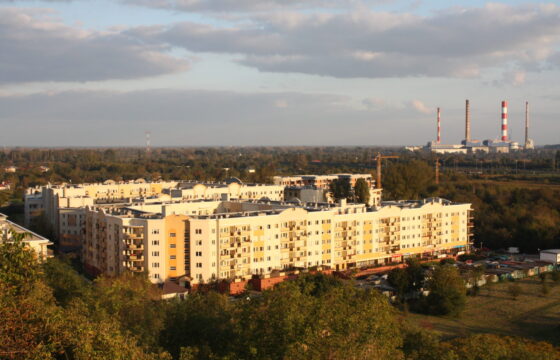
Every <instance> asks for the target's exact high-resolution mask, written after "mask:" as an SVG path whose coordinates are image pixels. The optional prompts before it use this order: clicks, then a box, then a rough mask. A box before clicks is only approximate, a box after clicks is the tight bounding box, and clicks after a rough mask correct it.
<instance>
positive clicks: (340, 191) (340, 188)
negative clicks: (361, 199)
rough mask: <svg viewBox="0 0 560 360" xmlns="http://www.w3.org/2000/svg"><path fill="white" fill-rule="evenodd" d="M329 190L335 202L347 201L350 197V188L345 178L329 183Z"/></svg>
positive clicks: (348, 181)
mask: <svg viewBox="0 0 560 360" xmlns="http://www.w3.org/2000/svg"><path fill="white" fill-rule="evenodd" d="M329 190H330V193H331V196H332V197H333V198H334V199H335V200H336V201H338V200H340V199H348V198H351V196H352V186H351V185H350V180H349V179H347V178H342V179H337V180H334V181H332V182H331V183H330V185H329Z"/></svg>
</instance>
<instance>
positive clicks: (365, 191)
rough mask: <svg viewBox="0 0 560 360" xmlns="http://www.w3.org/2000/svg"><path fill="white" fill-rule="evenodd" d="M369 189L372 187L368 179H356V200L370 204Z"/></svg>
mask: <svg viewBox="0 0 560 360" xmlns="http://www.w3.org/2000/svg"><path fill="white" fill-rule="evenodd" d="M369 189H370V187H369V185H368V183H367V181H365V180H364V179H358V180H356V184H355V185H354V196H355V198H356V199H355V200H356V202H358V203H362V204H366V205H367V204H369V197H370V193H369Z"/></svg>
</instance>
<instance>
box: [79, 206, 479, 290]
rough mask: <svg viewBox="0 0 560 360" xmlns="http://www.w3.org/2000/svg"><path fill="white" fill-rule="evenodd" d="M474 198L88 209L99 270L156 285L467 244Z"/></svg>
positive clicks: (393, 257) (90, 263)
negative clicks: (143, 275) (142, 275)
mask: <svg viewBox="0 0 560 360" xmlns="http://www.w3.org/2000/svg"><path fill="white" fill-rule="evenodd" d="M471 211H472V209H471V206H470V204H455V203H451V202H449V201H447V200H443V199H439V198H434V199H427V200H423V201H406V202H387V203H383V205H382V206H380V207H367V206H365V205H363V204H346V203H345V202H344V201H342V202H341V203H338V204H323V205H318V204H313V205H312V206H307V205H294V204H293V203H283V202H272V201H254V200H253V201H207V200H206V201H204V200H202V201H198V202H189V203H162V204H151V205H137V206H130V207H127V208H112V209H108V208H93V209H88V210H87V211H86V231H85V246H84V249H83V251H84V253H83V261H84V263H85V265H86V268H88V269H89V270H90V271H92V272H94V273H108V274H112V275H116V274H118V273H120V272H122V271H125V270H131V271H147V272H148V273H149V276H150V279H151V280H152V281H153V282H163V281H165V280H166V279H179V278H181V277H186V278H189V279H192V283H195V284H196V283H204V282H209V281H213V280H217V279H247V278H250V277H251V276H253V275H257V274H264V275H266V274H270V273H272V272H273V271H276V270H286V269H294V268H310V267H315V266H328V267H330V268H332V269H335V270H346V269H351V268H360V267H366V266H375V265H383V264H388V263H398V262H402V261H404V260H405V259H406V258H409V257H422V256H438V255H442V256H443V255H446V254H454V255H456V254H459V253H462V252H466V251H468V250H469V246H470V236H471V235H470V233H471V232H470V229H471V226H472V224H471V222H470V221H471V220H470V217H471V214H470V213H471Z"/></svg>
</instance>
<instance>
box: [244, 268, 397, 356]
mask: <svg viewBox="0 0 560 360" xmlns="http://www.w3.org/2000/svg"><path fill="white" fill-rule="evenodd" d="M394 315H395V310H394V309H393V308H392V307H391V306H390V305H389V303H388V302H387V299H386V298H385V297H384V296H382V295H381V294H379V293H378V292H376V291H365V290H362V289H356V288H355V287H354V286H353V285H352V284H351V283H347V282H343V281H340V280H334V281H333V279H332V278H326V277H325V275H319V276H314V275H307V276H303V277H301V278H299V279H297V280H295V281H287V282H284V283H281V284H279V285H278V286H277V287H276V288H275V289H274V290H271V291H265V292H264V293H263V294H262V297H258V298H251V300H249V301H245V302H243V308H242V311H241V312H240V314H239V319H240V320H239V327H238V328H239V330H240V335H239V336H238V338H239V339H243V341H242V342H241V343H240V344H239V346H238V348H237V350H236V352H235V353H236V355H237V358H243V359H294V360H299V359H302V360H303V359H396V358H401V357H402V353H401V351H400V349H399V347H400V346H401V344H402V338H401V335H400V331H399V329H398V325H397V322H396V318H395V316H394Z"/></svg>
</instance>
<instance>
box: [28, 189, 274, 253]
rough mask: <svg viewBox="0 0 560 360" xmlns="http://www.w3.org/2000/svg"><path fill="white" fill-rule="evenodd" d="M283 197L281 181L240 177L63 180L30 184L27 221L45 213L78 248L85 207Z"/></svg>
mask: <svg viewBox="0 0 560 360" xmlns="http://www.w3.org/2000/svg"><path fill="white" fill-rule="evenodd" d="M224 198H227V199H240V200H241V199H268V200H282V199H283V198H284V187H283V186H280V185H261V184H244V183H242V182H241V181H240V180H238V179H235V178H233V179H231V180H229V181H227V182H225V183H213V182H193V181H156V182H146V181H145V180H144V179H137V180H135V181H126V182H124V181H123V182H115V181H113V180H107V181H105V182H104V183H94V184H60V185H47V186H41V187H35V188H30V189H28V190H27V192H26V195H25V207H24V212H25V225H26V226H30V225H31V221H32V220H33V219H37V218H39V217H43V219H44V221H45V222H46V224H47V225H48V226H50V228H51V229H52V232H53V233H54V234H56V235H57V237H58V239H59V245H60V246H61V248H62V249H63V250H77V249H79V248H80V247H81V245H82V242H83V235H84V228H85V208H86V207H88V206H89V207H91V206H94V205H98V204H128V203H132V202H139V203H150V202H157V201H194V200H202V199H204V200H220V199H224Z"/></svg>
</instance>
